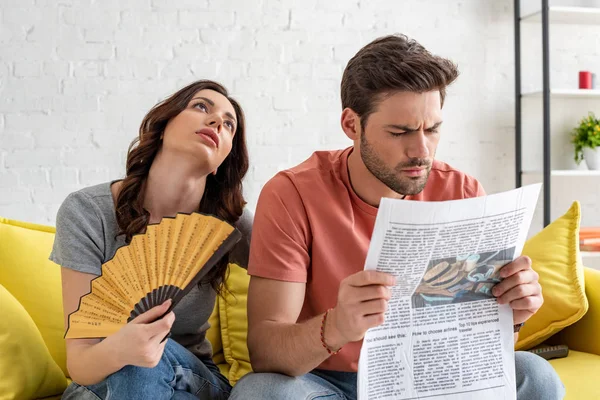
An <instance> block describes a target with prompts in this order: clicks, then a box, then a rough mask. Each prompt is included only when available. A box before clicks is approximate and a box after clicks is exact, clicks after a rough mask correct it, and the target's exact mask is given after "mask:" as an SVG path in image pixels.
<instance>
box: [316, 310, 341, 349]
mask: <svg viewBox="0 0 600 400" xmlns="http://www.w3.org/2000/svg"><path fill="white" fill-rule="evenodd" d="M331 310H332V309H331V308H330V309H329V310H327V311H325V314H323V320H322V321H321V344H322V345H323V347H324V348H325V350H327V352H328V353H329V354H330V355H335V354H337V353H339V352H340V350H342V348H341V347H340V348H339V349H337V350H335V351H333V350H331V349H330V348H329V346H327V343H325V322H326V321H327V315H328V314H329V311H331Z"/></svg>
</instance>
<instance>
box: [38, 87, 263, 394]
mask: <svg viewBox="0 0 600 400" xmlns="http://www.w3.org/2000/svg"><path fill="white" fill-rule="evenodd" d="M244 135H245V132H244V115H243V112H242V109H241V108H240V106H239V104H238V103H237V102H236V101H235V100H233V99H231V98H230V97H229V96H228V93H227V91H226V89H225V88H223V87H222V86H221V85H219V84H218V83H215V82H211V81H199V82H195V83H193V84H191V85H189V86H187V87H185V88H183V89H181V90H180V91H178V92H177V93H175V94H173V95H172V96H171V97H169V98H168V99H167V100H165V101H163V102H161V103H159V104H157V105H156V106H155V107H154V108H152V110H150V112H149V113H148V114H147V115H146V117H145V118H144V120H143V121H142V124H141V127H140V132H139V137H138V138H137V139H136V140H134V142H133V143H132V145H131V146H130V148H129V153H128V156H127V172H126V176H125V179H123V180H121V181H113V182H108V183H105V184H101V185H97V186H93V187H88V188H85V189H82V190H80V191H78V192H75V193H72V194H70V195H69V196H68V197H67V199H66V200H65V201H64V203H63V204H62V206H61V207H60V209H59V211H58V215H57V221H56V238H55V242H54V248H53V251H52V254H51V256H50V259H51V260H52V261H54V262H55V263H57V264H59V265H61V266H62V268H61V270H62V282H63V302H64V312H65V318H68V315H69V314H70V313H72V312H73V311H75V310H76V309H77V307H78V304H79V299H80V298H81V296H83V295H85V294H87V293H89V291H90V281H91V280H92V279H93V278H94V277H96V276H98V275H100V273H101V266H102V264H103V263H105V262H106V261H108V260H110V259H111V258H112V257H113V256H114V254H115V252H116V250H117V249H118V248H119V247H121V246H123V245H125V244H127V243H128V242H129V241H130V240H131V237H132V235H134V234H136V233H139V232H143V231H144V230H145V228H146V226H147V225H148V224H152V223H157V222H160V220H161V219H162V218H163V217H166V216H174V215H176V214H177V213H178V212H183V213H190V212H194V211H199V212H202V213H207V214H213V215H216V216H218V217H220V218H222V219H224V220H226V221H228V222H229V223H232V224H233V223H235V224H236V226H237V227H238V229H239V230H240V231H242V233H243V234H244V239H243V240H242V241H241V242H240V243H238V245H237V246H236V248H235V249H234V250H233V251H232V253H231V254H230V260H231V258H234V260H232V261H235V262H237V263H239V264H240V265H246V261H247V254H248V243H249V230H250V229H249V227H250V226H251V217H250V216H249V215H248V214H247V213H243V210H244V205H245V201H244V198H243V195H242V178H243V177H244V175H245V174H246V172H247V170H248V152H247V149H246V143H245V137H244ZM242 214H243V215H242ZM226 258H227V257H226ZM226 267H227V260H226V259H223V260H221V262H220V263H219V265H218V266H217V267H216V268H214V269H213V270H211V272H210V273H209V274H208V276H207V277H206V278H205V279H204V280H203V281H202V282H201V283H200V284H199V285H198V287H195V288H194V289H193V290H191V291H190V292H189V293H188V294H187V295H186V296H185V297H184V298H183V299H182V301H181V302H180V303H178V304H177V306H176V307H175V309H174V311H173V312H171V313H169V314H167V315H165V316H164V317H162V318H160V319H158V320H157V318H159V317H160V316H161V315H163V314H164V313H165V312H166V311H167V310H168V308H169V305H170V303H169V302H168V301H167V302H165V303H164V304H162V305H160V306H158V307H155V308H153V309H151V310H149V311H148V312H146V313H144V314H142V315H140V316H139V317H137V318H136V319H134V320H133V321H131V322H130V323H128V324H127V325H125V326H124V327H123V328H122V329H121V330H119V331H118V332H117V333H115V334H113V335H110V336H109V337H107V338H105V339H103V340H100V339H68V340H67V343H66V345H67V367H68V370H69V373H70V376H71V379H73V381H74V383H73V384H72V385H71V386H69V387H68V388H67V390H66V392H65V393H64V395H63V398H64V399H73V398H77V399H80V398H84V399H85V398H89V399H98V398H100V399H170V398H176V399H187V398H190V399H191V398H200V399H225V398H227V397H228V396H229V391H230V389H231V387H230V385H229V382H228V381H227V379H226V378H225V377H224V376H223V375H221V374H220V373H219V370H218V368H217V367H216V366H215V364H214V363H213V362H212V359H211V356H212V349H211V345H210V343H209V342H208V341H207V340H206V338H205V333H206V330H207V329H208V328H209V324H208V318H209V316H210V314H211V312H212V310H213V307H214V303H215V298H216V294H217V292H218V291H219V289H220V287H221V284H222V282H223V280H224V274H225V271H226ZM66 323H67V321H66V320H65V324H66ZM65 326H67V325H65ZM169 332H171V333H172V337H171V339H168V340H166V341H163V338H165V336H166V335H167V334H168V333H169Z"/></svg>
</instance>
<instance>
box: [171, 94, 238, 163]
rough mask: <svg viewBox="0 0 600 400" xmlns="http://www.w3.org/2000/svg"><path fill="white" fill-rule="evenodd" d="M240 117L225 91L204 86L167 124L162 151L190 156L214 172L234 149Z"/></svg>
mask: <svg viewBox="0 0 600 400" xmlns="http://www.w3.org/2000/svg"><path fill="white" fill-rule="evenodd" d="M236 129H237V119H236V114H235V109H234V108H233V105H231V103H230V102H229V100H227V98H226V97H225V96H223V95H222V94H220V93H218V92H215V91H214V90H210V89H203V90H200V91H199V92H197V93H196V94H194V96H193V97H192V100H191V101H190V102H189V103H188V105H187V107H186V108H185V110H183V111H182V112H180V113H179V114H178V115H177V116H175V117H173V118H172V119H171V120H170V121H169V122H168V123H167V126H166V127H165V132H164V138H163V147H162V151H164V152H169V153H172V154H174V155H176V156H178V157H186V158H188V157H189V158H191V159H193V160H195V161H197V162H198V163H199V167H200V168H202V169H206V173H207V174H208V173H211V172H213V171H214V170H215V169H217V167H218V166H219V165H221V163H222V162H223V161H224V160H225V158H226V157H227V155H229V152H230V151H231V147H232V142H233V137H234V134H235V131H236Z"/></svg>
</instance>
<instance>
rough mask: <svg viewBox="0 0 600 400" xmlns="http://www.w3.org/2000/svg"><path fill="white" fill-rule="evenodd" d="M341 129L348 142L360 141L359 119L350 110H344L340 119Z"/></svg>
mask: <svg viewBox="0 0 600 400" xmlns="http://www.w3.org/2000/svg"><path fill="white" fill-rule="evenodd" d="M341 124H342V129H343V130H344V133H346V136H348V138H350V140H352V141H355V140H358V139H360V130H361V126H360V117H359V116H358V114H356V113H355V112H354V110H352V109H351V108H344V111H342V118H341Z"/></svg>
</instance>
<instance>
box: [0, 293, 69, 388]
mask: <svg viewBox="0 0 600 400" xmlns="http://www.w3.org/2000/svg"><path fill="white" fill-rule="evenodd" d="M0 305H2V318H0V354H1V355H2V356H1V357H0V394H1V395H2V398H3V399H7V400H9V399H32V398H38V397H46V396H51V395H56V394H60V393H62V392H63V391H64V390H65V388H66V387H67V378H65V375H64V374H63V372H62V371H61V369H60V368H59V367H58V365H56V363H55V362H54V360H53V359H52V356H51V355H50V353H49V352H48V349H47V348H46V345H45V343H44V339H43V338H42V335H41V334H40V332H39V330H38V329H37V327H36V326H35V323H34V322H33V320H32V319H31V317H30V316H29V314H28V313H27V311H26V310H25V309H24V308H23V306H22V305H21V304H20V303H19V302H18V301H17V299H15V298H14V296H12V295H11V294H10V292H9V291H8V290H6V288H5V287H4V286H2V285H0Z"/></svg>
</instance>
